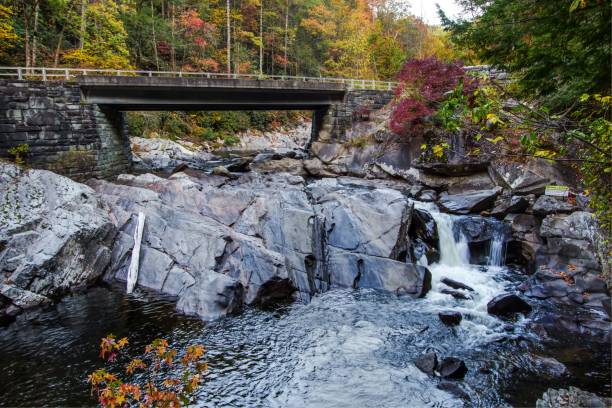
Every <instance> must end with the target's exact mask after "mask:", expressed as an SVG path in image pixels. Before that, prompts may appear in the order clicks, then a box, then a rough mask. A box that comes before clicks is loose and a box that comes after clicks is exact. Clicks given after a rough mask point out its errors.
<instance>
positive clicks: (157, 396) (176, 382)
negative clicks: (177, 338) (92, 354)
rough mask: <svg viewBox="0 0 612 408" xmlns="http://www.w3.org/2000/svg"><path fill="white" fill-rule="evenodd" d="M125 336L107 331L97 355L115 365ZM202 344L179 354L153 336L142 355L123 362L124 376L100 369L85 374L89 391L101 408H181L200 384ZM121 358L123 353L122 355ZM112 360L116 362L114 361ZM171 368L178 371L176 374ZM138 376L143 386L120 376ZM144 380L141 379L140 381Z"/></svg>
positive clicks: (203, 363) (204, 368)
mask: <svg viewBox="0 0 612 408" xmlns="http://www.w3.org/2000/svg"><path fill="white" fill-rule="evenodd" d="M127 344H128V339H127V338H125V337H124V338H122V339H119V340H117V339H116V337H115V336H113V335H112V334H109V335H108V336H107V337H105V338H103V339H102V341H101V342H100V357H101V358H102V359H104V360H105V361H106V362H107V364H109V365H111V364H112V365H113V366H114V367H117V364H116V362H117V361H118V359H120V358H121V357H122V353H123V352H124V349H125V347H126V346H127ZM204 352H205V350H204V347H203V346H201V345H191V346H188V347H187V348H186V349H185V350H183V352H182V353H181V355H180V356H179V352H178V351H177V350H175V349H172V348H170V347H169V345H168V342H167V341H166V340H164V339H156V340H154V341H153V342H152V343H151V344H149V345H148V346H146V347H145V350H144V354H143V355H142V356H141V358H135V359H133V360H131V361H129V362H127V364H125V365H124V370H121V371H125V375H123V374H122V373H119V372H117V373H116V374H115V373H112V372H111V371H110V369H109V370H107V369H104V368H102V369H99V370H96V371H94V372H93V373H91V374H90V375H89V376H88V377H87V382H89V383H90V384H91V391H92V394H94V395H95V396H96V397H97V399H98V402H99V403H100V405H101V406H102V407H105V408H106V407H109V408H111V407H117V406H135V405H136V404H138V405H139V406H140V407H158V406H161V407H180V406H186V405H189V403H190V402H192V399H193V396H194V394H195V392H196V391H197V389H198V388H199V386H200V383H201V381H202V376H203V373H204V371H206V370H207V368H208V365H207V363H206V362H205V361H202V359H203V356H204ZM123 357H124V356H123ZM114 363H115V364H114ZM172 371H174V372H176V371H179V372H180V375H179V376H176V375H175V374H173V373H172ZM136 373H138V374H137V375H138V378H139V380H140V381H141V382H144V385H143V386H140V385H138V384H136V383H129V382H125V381H124V380H122V379H121V377H133V376H135V375H136ZM142 380H144V381H142Z"/></svg>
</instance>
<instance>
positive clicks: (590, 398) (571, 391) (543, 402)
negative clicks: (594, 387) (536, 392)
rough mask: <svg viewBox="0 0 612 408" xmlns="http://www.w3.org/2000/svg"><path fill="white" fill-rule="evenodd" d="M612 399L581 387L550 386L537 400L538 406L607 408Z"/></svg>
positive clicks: (542, 407)
mask: <svg viewBox="0 0 612 408" xmlns="http://www.w3.org/2000/svg"><path fill="white" fill-rule="evenodd" d="M611 404H612V399H610V398H604V397H600V396H598V395H595V394H593V393H590V392H587V391H583V390H581V389H580V388H576V387H569V388H568V389H559V390H555V389H553V388H549V389H548V390H547V391H546V392H545V393H544V394H543V395H542V398H540V399H538V400H537V402H536V408H562V407H567V408H570V407H571V408H607V407H609V406H610V405H611Z"/></svg>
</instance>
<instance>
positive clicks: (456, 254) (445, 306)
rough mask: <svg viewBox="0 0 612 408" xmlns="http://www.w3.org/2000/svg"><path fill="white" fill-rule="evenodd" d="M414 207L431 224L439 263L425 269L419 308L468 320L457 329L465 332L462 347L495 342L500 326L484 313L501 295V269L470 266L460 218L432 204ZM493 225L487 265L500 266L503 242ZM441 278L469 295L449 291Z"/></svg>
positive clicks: (499, 226)
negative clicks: (428, 279) (427, 285)
mask: <svg viewBox="0 0 612 408" xmlns="http://www.w3.org/2000/svg"><path fill="white" fill-rule="evenodd" d="M415 207H416V208H419V209H422V210H424V211H427V212H428V213H429V214H430V215H431V216H432V217H433V219H434V220H435V222H436V228H437V230H438V240H439V241H438V243H439V248H438V249H439V251H440V260H439V261H438V262H433V263H430V264H429V265H428V269H429V271H430V272H431V275H432V289H431V291H430V292H429V293H428V294H427V296H426V299H425V301H424V302H423V303H422V307H423V308H424V309H426V310H429V311H432V312H434V313H438V312H440V311H442V310H449V309H450V310H455V311H458V312H460V313H462V314H463V315H464V316H470V318H469V319H465V318H464V320H463V321H462V322H461V326H460V327H461V328H462V330H465V332H464V333H465V335H466V337H465V342H466V344H481V343H482V342H483V341H484V339H492V338H496V336H497V335H498V333H499V325H500V322H499V320H497V319H496V318H494V317H492V316H490V315H489V314H488V313H487V303H488V302H489V301H490V300H491V299H492V298H494V297H495V296H497V295H498V294H500V293H502V292H503V291H504V281H503V279H500V277H499V275H498V273H499V272H500V271H501V268H483V267H480V266H478V265H471V264H470V249H469V246H468V238H467V237H466V235H464V233H463V232H462V230H461V228H460V226H459V225H458V224H456V223H457V222H458V221H460V220H461V217H460V216H455V215H450V214H445V213H441V212H440V211H439V209H438V208H437V206H435V204H432V203H420V202H415ZM493 224H494V225H495V226H494V228H495V231H494V234H493V237H494V239H493V240H492V241H491V247H490V257H489V261H490V263H493V262H495V263H498V264H501V263H502V261H503V249H504V242H505V239H504V237H505V233H504V229H503V228H504V225H503V223H499V224H498V223H494V222H493ZM420 263H421V264H423V263H424V262H422V261H421V262H420ZM445 278H446V279H452V280H454V281H457V282H461V283H463V284H465V285H467V286H469V287H470V288H472V289H473V291H468V290H462V289H459V290H457V289H453V288H452V287H451V286H449V285H448V284H446V283H445V282H444V279H445ZM457 291H458V292H460V293H462V294H464V295H466V296H467V297H468V299H456V298H455V297H454V296H453V295H452V292H457Z"/></svg>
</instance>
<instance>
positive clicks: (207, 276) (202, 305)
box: [176, 271, 243, 321]
mask: <svg viewBox="0 0 612 408" xmlns="http://www.w3.org/2000/svg"><path fill="white" fill-rule="evenodd" d="M242 292H243V287H242V284H240V282H237V281H236V280H234V279H232V278H230V277H228V276H226V275H222V274H220V273H216V272H213V271H204V272H201V273H199V274H198V275H197V276H196V279H195V283H194V284H193V285H191V286H190V287H188V288H187V289H186V290H185V292H184V293H183V295H182V296H181V297H180V298H179V301H178V303H177V305H176V308H177V310H178V311H180V312H182V313H185V314H187V315H197V316H199V317H200V318H201V319H202V320H206V321H209V320H214V319H216V318H219V317H221V316H225V315H226V314H230V313H236V312H238V311H240V310H241V308H242Z"/></svg>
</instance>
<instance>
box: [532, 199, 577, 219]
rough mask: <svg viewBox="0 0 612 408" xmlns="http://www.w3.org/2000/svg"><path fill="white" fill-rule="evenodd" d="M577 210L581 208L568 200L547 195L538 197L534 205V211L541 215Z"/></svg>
mask: <svg viewBox="0 0 612 408" xmlns="http://www.w3.org/2000/svg"><path fill="white" fill-rule="evenodd" d="M577 210H579V208H578V207H577V206H575V205H572V204H570V203H568V202H567V201H566V200H564V199H561V198H557V197H552V196H547V195H541V196H540V197H538V199H537V200H536V202H535V204H534V205H533V213H534V214H536V215H539V216H546V215H549V214H559V213H571V212H573V211H577Z"/></svg>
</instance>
